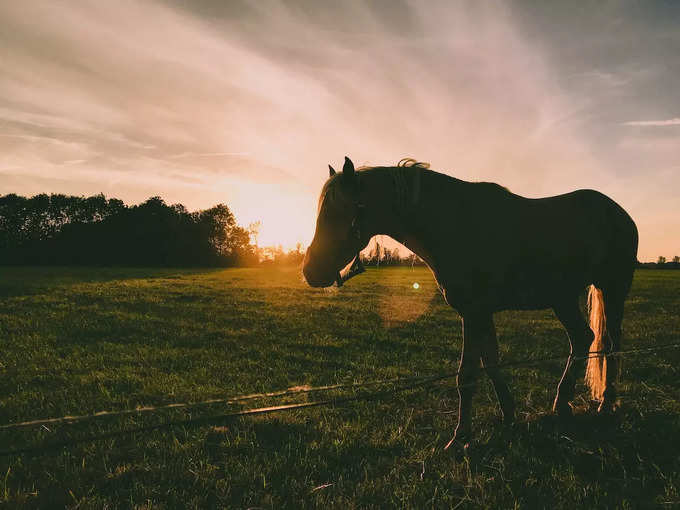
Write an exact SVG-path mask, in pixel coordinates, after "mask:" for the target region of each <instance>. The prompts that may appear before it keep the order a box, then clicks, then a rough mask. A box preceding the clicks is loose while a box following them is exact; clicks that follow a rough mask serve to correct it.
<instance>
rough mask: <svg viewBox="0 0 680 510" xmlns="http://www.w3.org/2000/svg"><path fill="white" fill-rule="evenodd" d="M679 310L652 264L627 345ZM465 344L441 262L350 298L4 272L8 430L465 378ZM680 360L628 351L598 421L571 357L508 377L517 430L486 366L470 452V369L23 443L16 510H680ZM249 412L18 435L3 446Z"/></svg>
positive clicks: (200, 280) (122, 272)
mask: <svg viewBox="0 0 680 510" xmlns="http://www.w3.org/2000/svg"><path fill="white" fill-rule="evenodd" d="M414 282H418V283H419V284H420V288H419V289H417V290H416V289H414V288H413V283H414ZM679 311H680V271H676V272H672V271H639V272H638V273H637V274H636V278H635V282H634V287H633V291H632V293H631V296H630V299H629V301H628V303H627V309H626V318H625V321H624V334H625V341H624V342H625V343H624V348H638V347H649V346H654V345H657V344H664V343H669V342H674V341H680V333H679V332H680V317H679V314H678V312H679ZM496 323H497V330H498V335H499V342H500V344H501V358H502V362H513V361H519V360H525V359H527V358H539V357H544V356H556V355H561V356H565V357H566V355H567V353H568V342H567V339H566V335H565V333H564V331H563V330H562V329H561V327H560V325H559V324H558V322H557V321H556V319H555V318H554V316H553V314H552V312H550V311H539V312H521V313H520V312H512V313H511V312H504V313H499V314H497V315H496ZM460 343H461V334H460V320H459V318H458V316H457V315H456V314H455V313H454V312H453V311H452V310H451V309H449V308H447V306H446V305H445V303H444V302H443V299H442V298H441V296H440V295H439V294H438V292H437V288H436V285H435V282H434V280H433V279H432V276H431V275H430V273H429V271H427V270H425V269H422V268H416V269H410V268H399V269H380V270H369V271H368V273H367V274H365V275H362V276H360V277H357V278H355V279H353V280H352V281H351V282H350V283H348V284H347V285H346V286H345V287H344V288H342V289H340V290H339V291H338V290H333V291H322V290H313V289H310V288H307V287H306V286H305V285H304V284H303V282H302V280H301V278H300V275H299V272H298V271H293V270H272V269H270V270H263V269H229V270H166V269H162V270H161V269H93V268H82V269H65V268H57V269H54V268H0V425H1V424H7V423H13V422H17V421H23V420H29V419H37V418H46V417H59V416H63V415H74V414H88V413H93V412H97V411H102V410H119V409H127V408H135V407H137V406H147V405H161V404H167V403H172V402H187V401H201V400H205V399H210V398H220V397H225V396H233V395H240V394H247V393H252V392H262V391H272V390H279V389H285V388H288V387H292V386H299V385H313V386H316V385H324V384H333V383H340V382H358V381H370V380H375V379H384V378H393V377H407V376H414V375H432V374H441V373H443V372H453V371H455V368H456V365H457V358H458V352H459V349H460ZM679 367H680V349H676V350H668V351H662V352H659V353H657V354H646V355H636V356H630V357H627V358H626V359H625V360H624V363H623V373H622V376H621V383H620V385H619V390H620V393H621V408H620V409H619V410H618V412H617V414H616V415H615V416H614V417H612V418H601V417H597V416H595V415H594V412H593V411H592V409H591V408H590V405H589V402H587V400H586V399H585V394H586V393H585V391H584V388H583V386H582V385H580V387H579V388H580V390H579V395H580V396H579V398H578V400H577V401H576V407H577V415H576V416H575V418H574V419H573V421H572V422H570V423H559V422H558V421H557V420H556V419H555V418H554V417H553V416H552V415H550V413H549V409H550V406H551V403H552V399H553V397H554V391H555V387H556V384H557V381H558V379H559V375H560V373H561V371H562V368H563V366H562V363H561V362H559V363H558V362H549V363H544V364H541V365H538V366H524V367H516V368H512V369H507V370H506V373H507V375H508V376H509V377H511V387H512V390H513V393H514V395H515V397H516V399H517V404H518V421H519V423H518V424H517V425H516V426H514V427H511V428H503V427H502V426H501V425H499V423H498V414H499V413H498V410H497V408H496V403H495V397H494V396H493V391H492V389H491V387H490V385H489V383H488V382H487V380H486V378H485V377H483V378H482V381H481V382H480V387H479V391H478V393H477V395H476V397H475V417H474V421H473V426H474V429H475V437H476V443H477V445H476V447H475V448H474V449H473V450H472V452H471V454H470V456H469V457H459V456H456V455H454V454H452V453H450V452H445V451H442V447H443V445H444V444H446V442H447V441H448V440H449V439H450V437H451V435H452V432H453V427H454V425H455V419H456V406H457V394H456V391H455V384H454V382H453V381H452V380H447V381H443V382H442V383H441V384H436V385H433V386H430V387H428V388H425V389H417V390H412V391H406V392H402V393H398V394H396V395H394V396H393V397H389V398H380V399H376V400H371V401H359V402H348V403H343V404H336V405H334V406H330V407H320V408H313V409H307V410H298V411H290V412H286V413H280V414H273V415H267V416H259V417H250V418H241V419H238V420H237V421H228V422H225V421H222V422H220V421H217V422H215V423H212V424H208V425H203V426H199V427H190V426H183V427H175V428H170V429H165V430H158V431H154V432H148V433H136V434H131V435H128V436H123V437H118V438H111V439H106V440H101V441H97V442H86V443H82V444H77V445H73V446H70V447H62V448H57V449H53V450H47V449H45V450H43V451H40V452H38V453H37V454H32V455H21V456H17V455H13V456H5V457H3V458H0V506H4V507H6V508H21V507H27V508H33V507H45V508H63V507H69V508H214V507H217V508H221V507H225V508H248V507H251V508H286V507H287V508H301V507H318V506H323V507H329V508H356V507H361V508H366V507H376V508H377V507H414V508H452V507H458V508H468V507H487V508H543V507H552V508H565V507H570V508H638V507H662V508H663V507H667V508H671V507H673V506H676V507H677V506H680V381H679V378H680V370H679ZM346 394H347V391H345V392H342V393H333V394H331V395H333V396H341V395H346ZM320 397H321V396H320V395H314V394H304V395H299V396H297V398H294V399H293V398H290V397H289V398H284V399H265V400H259V401H253V402H247V404H248V405H249V406H261V405H276V404H280V403H286V402H299V401H306V400H313V399H316V398H320ZM243 408H245V406H237V405H232V406H225V405H213V406H204V407H200V408H195V409H191V410H174V411H163V412H161V413H155V414H144V415H142V414H139V415H137V414H135V415H132V416H127V417H122V418H101V419H98V420H94V421H91V422H87V423H81V424H73V425H50V426H48V427H32V428H27V429H22V430H13V431H0V450H2V449H7V448H22V447H30V446H39V445H42V444H46V443H49V442H54V441H60V440H64V439H69V438H78V437H83V436H86V435H88V434H95V433H102V432H108V431H115V430H120V429H123V428H131V427H135V426H141V425H152V424H157V423H162V422H165V421H168V420H179V419H185V418H189V417H191V418H200V417H205V416H209V415H215V414H221V413H225V412H229V411H236V410H239V409H243Z"/></svg>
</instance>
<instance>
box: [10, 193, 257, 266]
mask: <svg viewBox="0 0 680 510" xmlns="http://www.w3.org/2000/svg"><path fill="white" fill-rule="evenodd" d="M256 261H257V254H256V251H255V248H254V247H253V246H251V244H250V234H249V232H248V231H247V230H245V229H243V228H241V227H239V226H238V225H237V223H236V219H235V218H234V215H233V214H232V212H231V211H230V210H229V208H228V207H227V206H226V205H224V204H218V205H216V206H214V207H212V208H210V209H206V210H204V211H198V212H195V213H190V212H188V211H187V209H186V208H185V207H184V206H183V205H181V204H175V205H170V206H169V205H167V204H166V203H165V202H164V201H163V199H162V198H160V197H152V198H150V199H148V200H147V201H145V202H143V203H141V204H139V205H135V206H126V205H125V204H124V203H123V202H122V201H121V200H117V199H107V198H106V197H105V196H104V195H102V194H99V195H94V196H91V197H74V196H66V195H58V194H53V195H46V194H41V195H36V196H34V197H32V198H25V197H21V196H18V195H15V194H10V195H5V196H2V197H0V263H2V264H66V265H72V264H76V265H84V264H93V265H153V266H158V265H160V266H193V265H218V266H229V265H236V264H249V263H254V262H256Z"/></svg>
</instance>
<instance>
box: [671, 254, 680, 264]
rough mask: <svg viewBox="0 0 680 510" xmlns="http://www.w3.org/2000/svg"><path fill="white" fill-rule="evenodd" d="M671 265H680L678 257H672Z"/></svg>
mask: <svg viewBox="0 0 680 510" xmlns="http://www.w3.org/2000/svg"><path fill="white" fill-rule="evenodd" d="M673 264H680V256H678V255H676V256H675V257H673Z"/></svg>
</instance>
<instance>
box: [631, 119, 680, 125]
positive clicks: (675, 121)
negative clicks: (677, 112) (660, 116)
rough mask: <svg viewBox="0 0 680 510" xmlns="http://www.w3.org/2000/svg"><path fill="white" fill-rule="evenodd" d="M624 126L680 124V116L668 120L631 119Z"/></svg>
mask: <svg viewBox="0 0 680 510" xmlns="http://www.w3.org/2000/svg"><path fill="white" fill-rule="evenodd" d="M623 125H624V126H680V117H675V118H673V119H667V120H629V121H628V122H624V123H623Z"/></svg>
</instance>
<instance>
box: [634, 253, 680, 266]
mask: <svg viewBox="0 0 680 510" xmlns="http://www.w3.org/2000/svg"><path fill="white" fill-rule="evenodd" d="M637 266H638V267H639V268H640V269H680V256H678V255H676V256H675V257H673V258H672V259H671V260H670V261H668V260H666V257H664V256H663V255H660V256H659V258H658V259H656V262H639V261H638V263H637Z"/></svg>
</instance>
